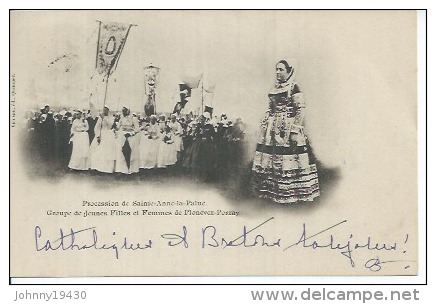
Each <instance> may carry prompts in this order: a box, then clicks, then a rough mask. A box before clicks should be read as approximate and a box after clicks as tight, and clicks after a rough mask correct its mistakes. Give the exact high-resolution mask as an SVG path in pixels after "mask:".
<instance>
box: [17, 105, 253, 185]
mask: <svg viewBox="0 0 436 304" xmlns="http://www.w3.org/2000/svg"><path fill="white" fill-rule="evenodd" d="M168 116H169V117H167V116H166V115H165V114H161V115H159V116H157V115H150V116H145V115H142V114H139V113H131V111H130V110H129V108H128V107H123V108H122V111H121V113H118V112H111V109H109V108H108V107H106V106H105V107H104V108H103V111H102V112H101V113H100V114H99V115H97V116H96V117H94V116H93V115H91V112H90V111H89V110H70V111H68V110H66V109H63V110H59V111H53V110H52V109H51V108H50V106H49V105H46V106H44V107H42V108H41V109H40V110H39V111H29V112H28V113H27V115H26V119H25V122H24V131H25V133H26V136H25V138H26V139H25V140H24V142H23V143H24V146H25V148H24V150H25V151H26V153H27V158H28V159H29V160H31V161H33V162H35V161H36V162H43V163H44V162H46V163H48V164H50V166H51V167H55V168H58V169H65V170H68V171H82V172H83V171H92V172H101V173H105V174H111V173H119V174H134V173H138V172H140V171H144V170H151V169H159V168H160V169H163V168H172V167H173V168H174V167H177V168H180V169H183V171H185V172H190V173H192V174H194V175H195V176H196V177H199V178H202V179H205V180H208V179H214V178H216V177H219V176H222V175H225V174H227V173H228V172H229V170H231V168H232V167H233V166H234V164H235V163H237V162H238V158H240V157H242V154H243V140H244V134H245V124H244V123H243V122H242V120H241V119H240V118H238V119H236V120H235V121H234V122H232V121H231V120H229V119H228V118H227V115H226V114H224V113H223V114H222V115H221V116H220V117H217V116H214V117H212V116H211V114H210V113H209V112H204V113H203V114H202V115H199V116H195V115H192V114H187V115H180V116H178V115H176V114H171V115H168Z"/></svg>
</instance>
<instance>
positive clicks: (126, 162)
mask: <svg viewBox="0 0 436 304" xmlns="http://www.w3.org/2000/svg"><path fill="white" fill-rule="evenodd" d="M117 130H118V131H117V134H116V153H115V172H118V173H124V174H131V173H137V172H138V171H139V142H138V137H137V136H136V134H137V133H138V132H139V123H138V120H137V119H136V117H134V116H133V115H131V114H130V110H129V109H128V108H127V107H123V110H122V115H121V117H120V121H119V122H118V123H117ZM126 140H127V144H128V147H129V148H130V153H127V152H126V149H125V148H126V146H127V144H126ZM129 154H130V155H129ZM129 156H130V157H129Z"/></svg>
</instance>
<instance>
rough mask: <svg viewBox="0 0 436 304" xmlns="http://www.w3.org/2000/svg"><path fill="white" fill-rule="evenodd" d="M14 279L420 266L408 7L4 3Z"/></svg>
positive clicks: (389, 271) (413, 28) (413, 21)
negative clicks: (47, 7)
mask: <svg viewBox="0 0 436 304" xmlns="http://www.w3.org/2000/svg"><path fill="white" fill-rule="evenodd" d="M10 22H11V23H10V26H11V28H10V30H11V58H10V63H11V75H10V83H11V86H10V109H11V113H10V115H11V116H10V136H11V141H10V155H11V159H10V162H11V163H10V166H11V176H10V179H11V199H10V217H11V226H10V236H11V241H10V244H11V265H10V266H11V276H12V277H31V278H32V277H89V276H97V277H99V276H106V277H107V276H309V275H311V276H312V275H314V276H338V275H339V276H375V275H408V276H409V275H417V274H418V270H419V263H418V195H417V188H418V182H417V59H416V58H417V13H416V12H415V11H189V10H183V11H86V10H82V11H68V10H65V11H56V10H54V11H11V14H10Z"/></svg>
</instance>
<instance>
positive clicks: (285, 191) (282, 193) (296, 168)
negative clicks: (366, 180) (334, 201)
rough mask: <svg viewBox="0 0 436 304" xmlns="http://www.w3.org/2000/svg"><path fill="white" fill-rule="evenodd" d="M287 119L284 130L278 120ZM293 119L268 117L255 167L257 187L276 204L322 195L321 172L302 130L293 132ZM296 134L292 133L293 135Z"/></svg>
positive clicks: (259, 192) (262, 196)
mask: <svg viewBox="0 0 436 304" xmlns="http://www.w3.org/2000/svg"><path fill="white" fill-rule="evenodd" d="M283 120H287V122H286V123H285V124H281V125H287V126H288V127H287V128H285V129H284V130H283V129H282V132H280V130H279V129H276V128H275V126H276V125H279V123H278V122H282V121H283ZM292 124H293V119H292V118H287V117H286V116H285V117H283V115H281V114H275V115H271V116H270V117H267V118H266V119H264V122H263V125H262V127H261V134H260V136H259V140H258V144H257V147H256V154H255V157H254V161H253V168H252V173H253V174H252V186H253V190H254V191H255V192H256V193H257V195H258V196H259V197H261V198H264V199H267V200H270V201H273V202H276V203H284V204H286V203H288V204H289V203H296V202H306V201H313V200H314V198H316V197H318V196H319V195H320V190H319V182H318V172H317V168H316V164H315V163H314V159H313V157H312V153H311V151H310V149H311V148H310V145H309V143H308V140H307V137H306V136H305V135H304V134H303V131H302V129H301V130H300V131H299V132H298V133H292V132H291V131H290V130H291V129H293V128H292ZM291 133H292V136H291Z"/></svg>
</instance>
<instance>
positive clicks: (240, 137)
mask: <svg viewBox="0 0 436 304" xmlns="http://www.w3.org/2000/svg"><path fill="white" fill-rule="evenodd" d="M133 26H134V25H132V24H121V23H114V22H111V23H104V22H101V21H98V38H97V51H96V58H95V68H94V69H93V74H92V76H91V77H90V80H92V81H94V83H95V86H92V85H91V86H90V87H89V90H90V91H91V92H89V91H88V92H84V95H85V94H89V96H88V97H86V98H84V99H83V100H82V102H81V104H83V101H85V103H86V106H83V107H79V106H77V107H75V106H74V107H71V102H72V101H71V100H70V101H69V103H70V104H69V105H70V106H69V107H68V106H65V103H64V102H63V101H62V97H64V95H65V94H64V92H62V90H61V92H60V94H59V95H60V96H57V97H56V98H54V99H55V100H57V104H56V105H54V106H50V104H49V103H45V104H44V105H42V106H39V108H34V109H29V111H28V112H27V116H26V117H25V121H24V123H23V126H24V127H23V129H24V132H25V134H26V135H25V136H24V138H25V140H24V141H23V144H24V146H25V148H24V149H23V150H24V151H27V153H28V155H27V156H28V157H27V159H29V160H32V161H33V162H37V163H42V164H44V165H48V166H45V167H49V168H51V169H52V170H56V168H58V169H60V170H65V171H66V172H89V173H90V174H104V175H110V174H115V175H116V176H132V175H137V174H138V173H139V175H140V176H141V173H142V175H144V174H147V173H149V172H157V171H159V172H161V171H165V172H184V173H188V174H189V175H191V176H192V177H194V178H195V179H197V180H203V181H223V180H226V181H227V183H230V184H232V183H233V185H234V186H236V187H238V183H239V182H241V181H243V182H245V181H246V180H247V181H248V180H249V183H246V184H244V187H245V188H247V189H248V188H251V191H252V192H253V193H254V194H256V196H258V197H260V198H263V199H266V200H270V201H273V202H275V203H281V204H282V203H285V204H289V203H295V202H301V201H313V200H314V199H315V198H317V197H319V196H320V190H319V180H318V169H317V165H316V157H315V156H314V153H313V151H312V148H311V145H310V142H309V139H308V137H307V135H306V134H305V131H304V126H303V119H304V112H305V101H304V95H303V93H302V92H301V91H300V88H299V86H298V85H297V83H296V81H295V75H296V70H295V67H296V64H295V63H294V62H293V61H292V60H290V59H286V60H285V59H283V60H280V61H278V62H277V63H276V66H275V73H276V84H275V86H274V88H273V89H272V90H271V91H270V92H269V94H268V99H269V103H268V105H269V107H268V108H269V109H268V110H267V111H266V113H265V116H264V118H263V120H262V122H261V124H260V128H259V132H258V135H257V136H256V137H257V140H256V139H253V138H250V139H247V137H249V136H248V135H250V136H251V135H253V134H249V132H247V127H246V124H245V123H244V122H243V121H242V119H241V118H238V117H231V116H229V117H228V116H227V111H225V112H224V113H223V112H222V111H220V114H218V115H217V114H216V112H217V110H216V104H215V103H214V98H213V97H214V93H215V90H216V85H215V84H214V83H207V82H206V81H205V79H206V77H205V73H203V72H201V73H198V74H196V75H195V76H192V75H190V76H186V75H184V76H180V78H179V82H178V83H173V84H174V87H176V86H177V89H176V90H177V92H176V93H175V95H176V97H174V98H171V99H170V102H169V103H170V107H168V106H164V103H165V102H166V103H167V105H168V104H169V103H168V98H167V100H166V101H165V100H164V99H163V98H161V97H159V95H160V93H162V91H161V90H160V89H161V88H160V83H161V80H162V79H161V77H160V75H161V69H160V68H159V67H157V66H156V65H154V64H152V63H150V64H148V65H146V66H144V67H143V68H142V71H141V72H142V77H143V88H141V89H140V90H141V91H142V92H138V96H140V98H137V99H136V100H135V99H134V98H133V99H132V98H126V95H128V94H129V88H130V86H129V85H130V84H129V83H125V84H124V86H123V87H119V88H118V90H112V93H114V92H115V94H116V95H117V97H118V102H116V105H114V104H115V103H114V102H113V101H114V98H113V96H112V97H111V98H109V97H108V95H110V94H108V90H109V89H110V87H111V86H113V85H115V83H116V77H115V76H114V72H115V70H117V67H118V70H119V69H120V68H119V62H120V57H121V54H122V52H123V49H124V47H125V45H126V42H127V38H128V35H129V32H130V30H131V28H132V27H133ZM64 58H66V59H68V60H70V61H71V62H74V56H66V55H64V56H59V58H56V59H55V60H54V61H53V62H51V63H50V64H49V65H48V66H47V68H48V69H51V67H52V66H56V65H57V62H58V61H62V60H64ZM120 66H121V65H120ZM132 66H133V65H131V66H130V69H129V70H128V71H129V72H131V69H132V68H131V67H132ZM73 67H74V65H73V64H71V66H65V67H64V68H63V69H64V70H62V69H61V70H60V72H61V73H63V72H64V71H65V73H68V72H69V70H70V69H71V68H73ZM133 69H138V70H139V69H141V66H136V65H134V68H133ZM125 72H126V71H125ZM183 72H184V71H180V74H182V73H183ZM126 78H127V77H126ZM173 79H174V78H173ZM136 80H137V79H136ZM164 80H165V81H166V79H164ZM53 81H54V82H55V81H56V79H54V80H53ZM67 85H68V84H67ZM167 87H168V86H167ZM69 91H74V88H73V89H71V87H69ZM109 91H110V90H109ZM56 93H57V91H55V94H56ZM130 94H131V92H130ZM134 95H135V93H134ZM134 95H133V96H134ZM130 96H132V95H130ZM158 97H159V98H158ZM108 101H111V102H110V104H109V103H108ZM73 102H74V101H73ZM67 103H68V102H67ZM132 108H133V109H132ZM138 108H139V109H140V110H138ZM250 142H253V143H255V151H254V150H253V154H254V155H252V157H250V156H249V155H248V154H249V153H247V151H249V150H250V148H249V147H248V146H249V145H250V144H249V143H250ZM247 143H248V144H247ZM253 146H254V145H253ZM247 155H248V156H247ZM172 169H176V170H172ZM231 176H233V177H236V178H234V179H233V180H232V179H231V178H229V177H231ZM246 177H248V178H246ZM236 180H238V182H236ZM241 188H242V187H241Z"/></svg>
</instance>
